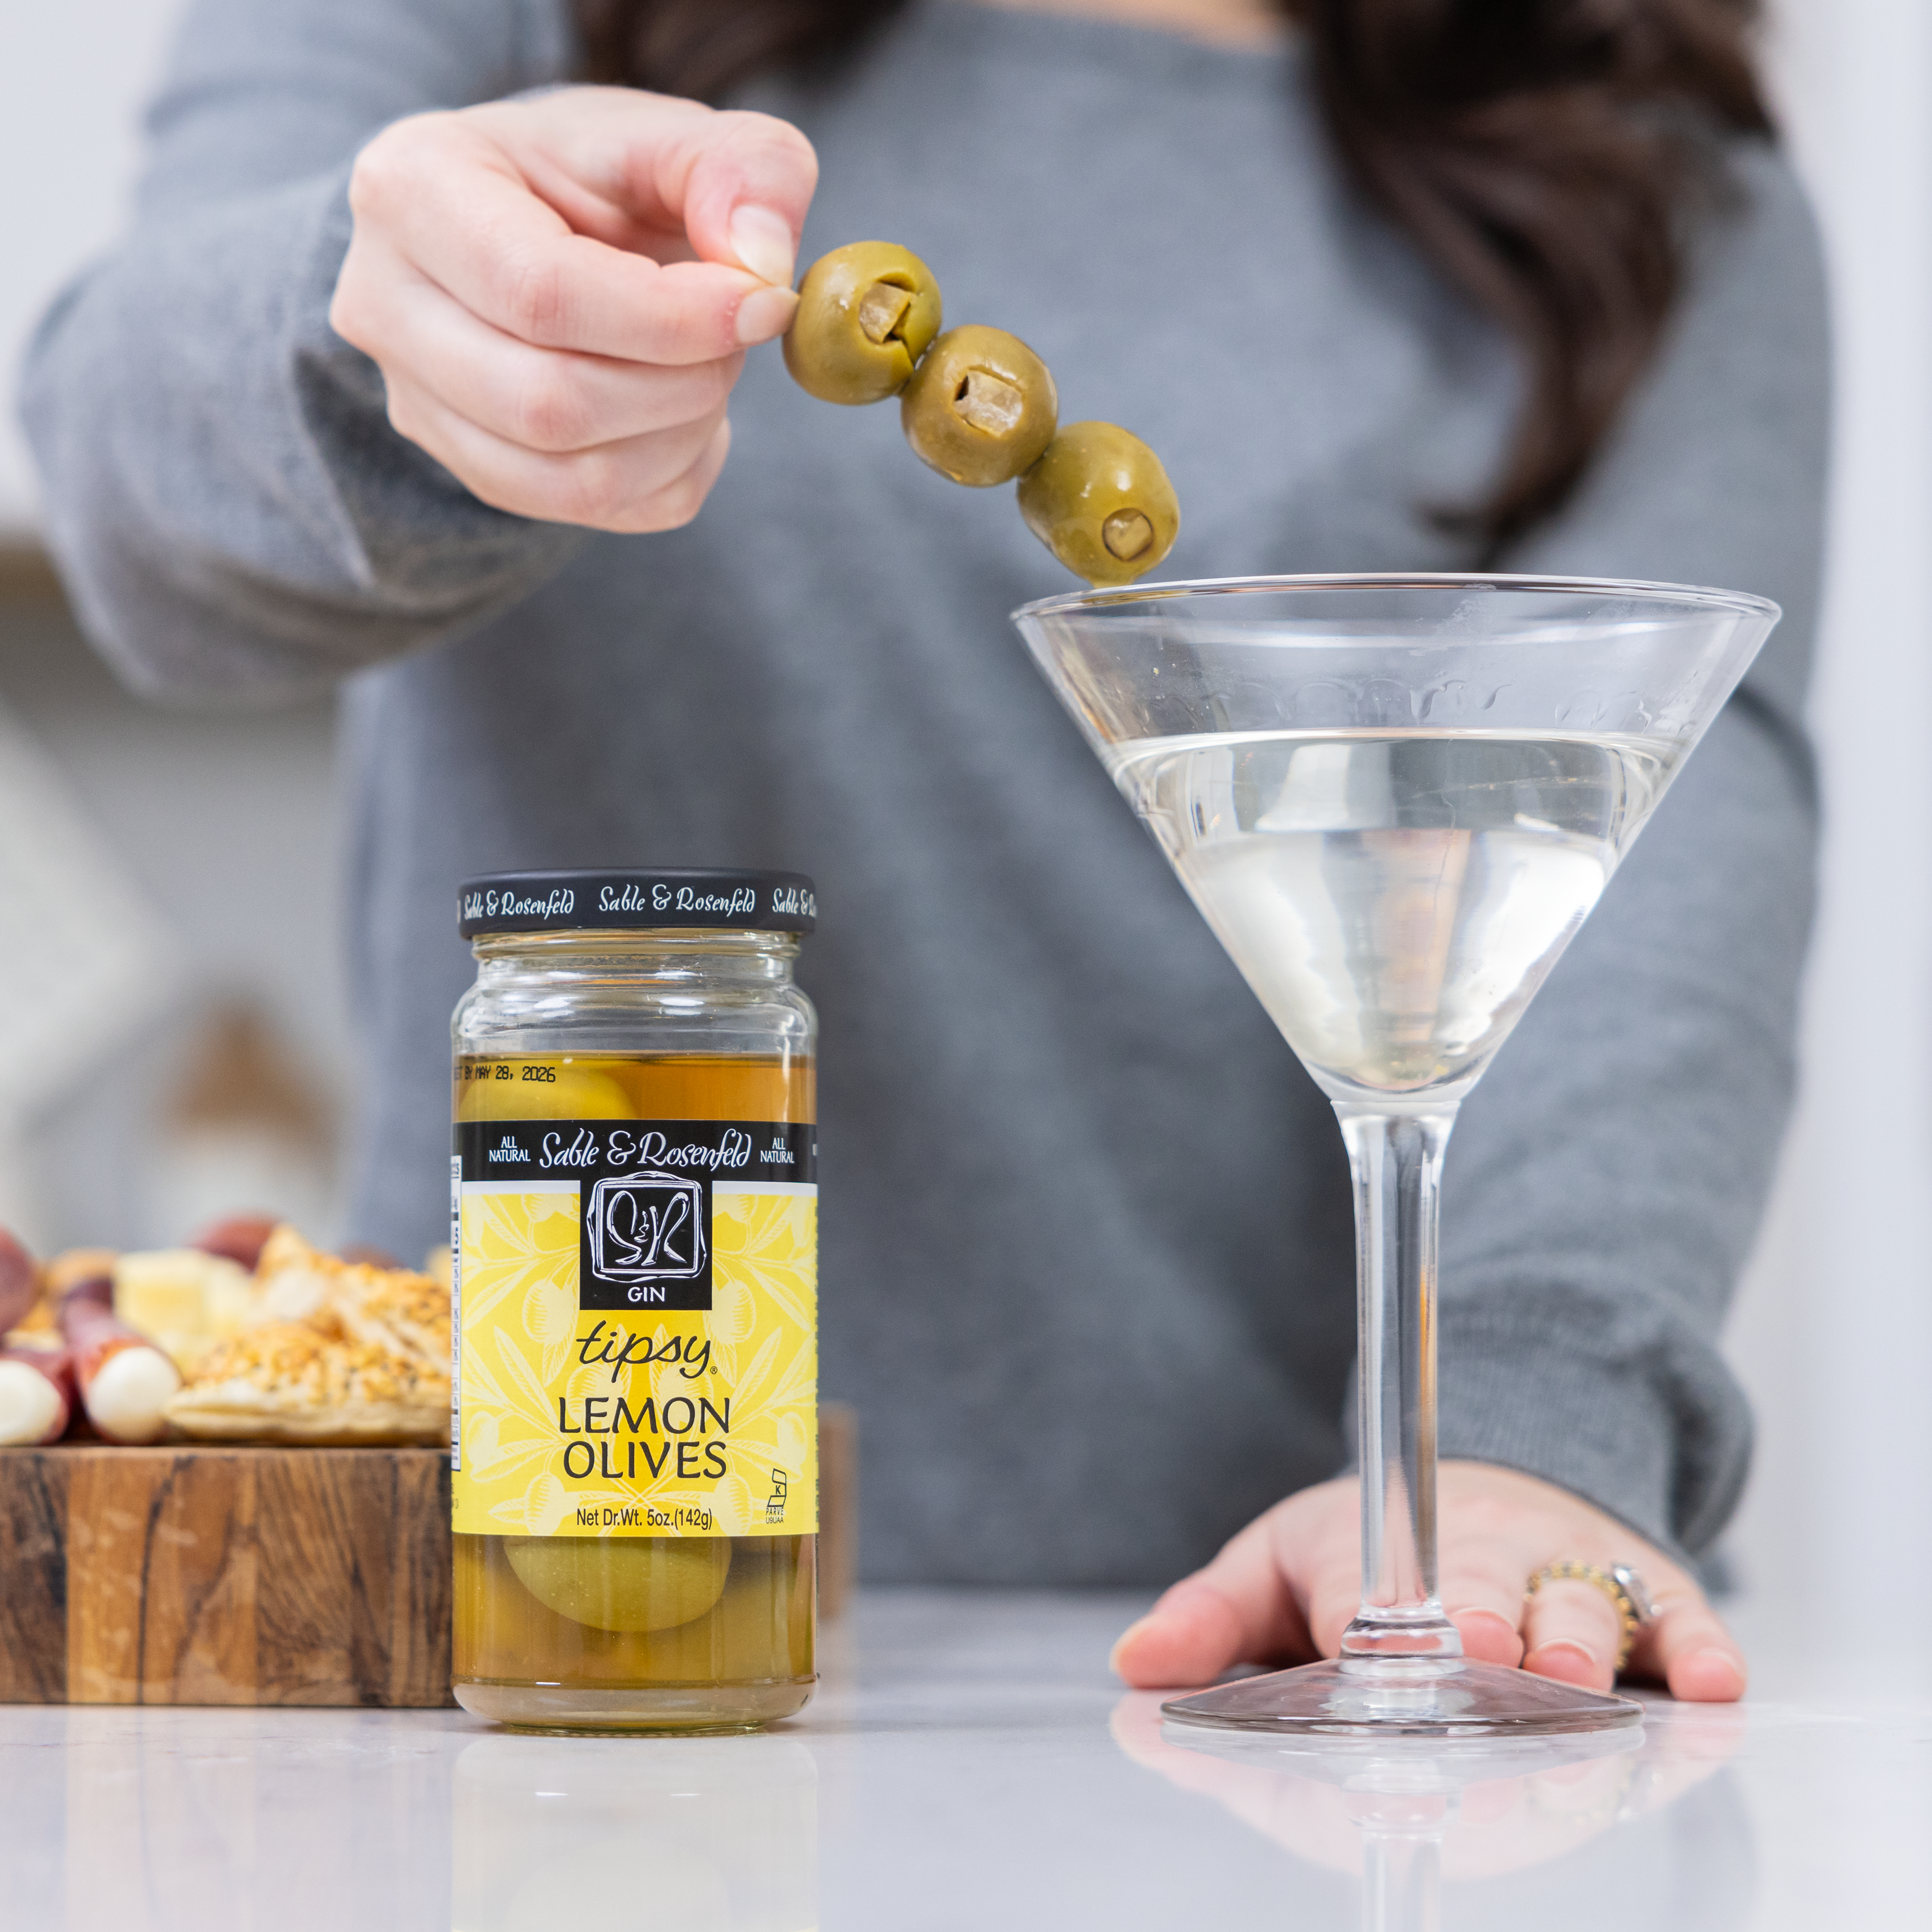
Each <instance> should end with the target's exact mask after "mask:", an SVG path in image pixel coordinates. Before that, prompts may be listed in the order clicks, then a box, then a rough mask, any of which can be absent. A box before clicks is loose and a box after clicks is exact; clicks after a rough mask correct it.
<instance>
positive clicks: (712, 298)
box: [334, 114, 793, 364]
mask: <svg viewBox="0 0 1932 1932" xmlns="http://www.w3.org/2000/svg"><path fill="white" fill-rule="evenodd" d="M350 205H351V207H352V208H353V211H354V213H355V216H356V229H357V236H358V239H359V240H360V239H362V238H363V236H364V235H365V231H366V233H367V234H368V237H369V238H370V239H372V240H379V241H380V242H381V243H383V245H386V249H387V251H389V253H390V254H392V255H393V256H394V257H396V258H397V259H399V260H401V261H402V262H404V263H407V264H408V265H409V266H410V267H411V268H412V269H414V270H415V271H416V272H417V273H419V274H420V275H425V276H426V277H428V279H429V280H430V281H433V282H434V283H435V284H437V287H440V288H441V289H443V290H445V291H446V293H448V294H449V295H450V296H452V297H453V298H454V299H455V300H456V301H457V302H459V303H460V304H461V305H463V307H464V308H466V309H468V310H469V311H471V313H472V314H475V315H476V316H478V317H480V318H481V320H483V321H484V322H486V323H488V324H489V325H490V326H491V327H492V328H493V329H499V330H501V331H502V332H503V333H504V334H505V335H511V336H514V337H516V338H518V339H519V340H520V341H524V342H528V343H532V344H535V345H536V346H537V347H540V348H546V349H565V350H577V351H578V352H580V353H586V354H590V355H597V356H613V357H616V358H619V359H622V360H624V361H627V362H652V363H671V364H677V363H690V362H712V361H715V359H717V358H718V357H719V356H725V355H728V354H730V353H732V352H733V350H737V349H739V348H742V347H745V344H746V343H748V342H749V341H766V340H768V339H769V338H770V337H771V336H772V335H778V334H780V333H781V332H783V330H784V328H785V326H786V325H787V323H788V321H789V320H790V314H791V310H792V308H793V297H792V296H791V294H790V291H789V290H784V289H774V288H770V287H766V285H765V284H763V283H762V282H760V281H757V279H755V278H753V277H752V276H751V275H748V274H747V273H746V272H745V270H743V269H740V268H736V267H727V266H724V265H722V264H719V263H709V262H676V263H670V265H669V266H666V265H665V264H664V263H659V262H656V261H654V260H652V259H651V257H649V256H647V255H642V254H634V253H631V252H630V251H628V250H625V249H623V248H615V247H613V246H612V245H610V243H609V242H604V241H600V240H598V239H596V238H595V236H590V235H586V234H583V233H578V232H576V231H575V230H574V229H572V228H571V225H570V223H569V222H568V220H566V219H565V217H564V216H563V215H562V214H560V213H559V211H557V209H556V208H554V207H553V205H551V204H550V202H548V201H547V200H545V199H543V198H542V197H541V196H540V195H539V194H538V193H536V192H535V191H534V190H533V189H532V187H531V185H530V184H529V181H527V180H526V178H524V176H523V174H522V172H520V170H519V169H518V168H517V166H516V165H515V163H514V159H513V157H511V155H510V154H508V153H507V152H506V151H505V149H504V148H503V147H502V145H500V143H499V142H498V141H496V140H495V139H492V138H491V137H490V132H489V130H488V127H487V124H483V123H478V122H472V121H470V120H469V118H467V117H466V115H463V114H438V115H420V116H418V117H417V118H415V119H413V120H410V121H398V122H397V123H396V124H395V125H394V126H393V127H389V128H388V129H387V130H385V131H384V132H383V133H381V134H380V135H378V136H377V138H376V139H374V141H372V142H370V144H369V145H368V147H366V148H364V149H363V151H362V154H361V155H360V156H359V157H358V159H357V160H356V169H355V172H354V174H353V177H352V178H351V181H350ZM354 254H355V250H354V248H353V245H352V248H351V257H352V259H351V260H350V261H349V262H347V263H344V287H339V288H338V299H337V305H336V312H335V317H334V320H335V326H336V328H337V329H338V330H340V331H341V333H342V334H343V335H344V336H346V337H347V338H348V339H349V340H350V341H353V342H359V344H361V346H363V347H368V344H367V343H366V342H362V339H361V335H359V330H360V329H362V317H363V315H364V314H365V311H364V309H363V308H362V302H361V295H362V292H361V290H360V289H359V285H358V281H357V273H358V271H359V270H360V269H364V268H365V266H366V267H367V268H368V269H370V270H371V271H373V272H377V273H380V270H381V269H382V267H383V261H382V259H381V258H380V255H379V256H378V257H377V259H375V260H372V261H371V262H370V263H367V264H364V263H357V262H356V261H355V260H353V257H354ZM386 346H387V345H386V344H385V345H384V347H386ZM371 353H375V354H377V359H378V360H381V359H382V356H381V353H380V350H372V351H371Z"/></svg>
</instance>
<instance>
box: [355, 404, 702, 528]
mask: <svg viewBox="0 0 1932 1932" xmlns="http://www.w3.org/2000/svg"><path fill="white" fill-rule="evenodd" d="M389 416H390V420H391V422H392V423H394V425H395V427H396V428H397V430H398V431H399V432H400V433H401V434H403V435H404V436H406V437H408V438H409V439H410V441H411V442H413V443H416V444H418V445H419V446H421V447H422V449H426V450H427V451H428V452H429V453H430V455H432V456H434V458H436V459H437V461H438V462H440V463H442V464H443V466H444V467H445V468H446V469H449V470H450V471H452V472H453V473H454V474H455V475H458V476H459V477H460V478H462V479H463V482H464V484H466V485H467V487H469V490H470V491H471V493H472V494H473V495H475V496H478V497H479V498H481V500H482V501H483V502H486V503H488V504H490V505H493V507H494V508H497V509H499V510H504V511H508V512H509V513H510V514H511V515H514V516H520V517H534V518H535V519H536V520H538V521H540V522H544V523H577V524H580V525H582V526H584V527H585V528H586V529H599V530H613V531H619V532H628V533H635V532H644V531H651V530H670V529H679V528H681V527H682V526H683V525H684V524H685V523H689V522H690V521H691V518H692V517H694V516H696V515H697V512H698V511H699V509H700V508H701V507H702V505H703V502H704V499H705V497H706V495H707V494H708V493H709V490H710V488H711V486H712V484H713V483H715V481H717V480H718V472H719V470H720V469H722V468H723V467H724V458H725V454H726V452H727V450H728V449H730V425H729V423H728V422H727V420H726V419H725V417H724V413H723V411H722V410H719V411H718V412H717V413H715V414H713V415H712V416H706V417H703V418H701V419H700V420H698V421H697V422H694V423H687V424H684V425H680V426H679V428H676V429H670V430H661V431H656V432H655V433H654V434H651V435H649V436H642V437H632V438H631V439H629V440H628V441H625V442H622V443H604V444H602V445H600V446H598V447H597V448H595V449H587V450H580V451H576V452H571V453H570V454H568V455H551V454H550V453H548V452H545V451H541V450H532V449H526V448H525V447H523V446H520V445H519V444H517V443H511V442H509V441H508V440H505V438H503V437H497V436H493V435H492V434H490V432H489V431H487V430H484V429H481V428H478V426H477V425H475V423H473V422H470V421H469V419H467V418H466V417H465V416H460V415H459V414H458V413H457V412H456V411H455V410H451V409H449V408H448V407H446V406H445V405H444V404H442V403H440V402H439V401H437V399H436V398H434V396H432V395H429V394H428V392H426V391H425V390H422V389H416V388H415V387H414V386H412V385H410V383H407V382H398V381H397V380H394V379H392V380H391V381H390V383H389Z"/></svg>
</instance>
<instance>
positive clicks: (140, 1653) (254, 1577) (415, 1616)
mask: <svg viewBox="0 0 1932 1932" xmlns="http://www.w3.org/2000/svg"><path fill="white" fill-rule="evenodd" d="M449 1593H450V1547H449V1469H448V1459H447V1458H446V1457H445V1456H444V1455H443V1453H442V1452H441V1451H438V1450H435V1449H319V1448H294V1449H276V1448H229V1447H220V1448H216V1447H210V1446H205V1445H166V1446H163V1447H160V1448H152V1449H132V1448H108V1447H105V1446H101V1445H89V1444H78V1443H77V1444H72V1445H58V1446H56V1447H54V1448H46V1449H0V1703H13V1704H58V1703H72V1704H333V1705H344V1704H347V1705H366V1706H423V1705H439V1704H446V1703H449V1701H450V1697H449Z"/></svg>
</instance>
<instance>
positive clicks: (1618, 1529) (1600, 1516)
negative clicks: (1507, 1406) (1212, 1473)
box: [1113, 1463, 1745, 1704]
mask: <svg viewBox="0 0 1932 1932" xmlns="http://www.w3.org/2000/svg"><path fill="white" fill-rule="evenodd" d="M1439 1499H1440V1509H1441V1522H1442V1555H1441V1562H1440V1566H1439V1567H1440V1571H1441V1576H1442V1604H1443V1607H1444V1608H1445V1610H1447V1611H1448V1613H1449V1616H1450V1617H1451V1619H1452V1621H1453V1622H1454V1624H1455V1625H1456V1628H1457V1629H1458V1630H1459V1631H1460V1632H1461V1633H1462V1637H1463V1648H1464V1649H1465V1650H1466V1652H1468V1653H1469V1655H1470V1656H1472V1657H1473V1658H1478V1659H1479V1660H1481V1661H1482V1662H1484V1663H1486V1664H1521V1665H1522V1667H1523V1668H1524V1669H1525V1670H1533V1671H1535V1673H1537V1674H1538V1676H1544V1677H1554V1678H1558V1679H1561V1680H1562V1681H1563V1682H1565V1683H1568V1684H1580V1685H1584V1686H1586V1688H1589V1689H1591V1690H1593V1691H1607V1690H1609V1689H1610V1684H1611V1679H1612V1678H1613V1675H1614V1671H1613V1666H1614V1664H1615V1663H1616V1655H1617V1645H1618V1641H1619V1637H1620V1634H1621V1630H1620V1626H1619V1622H1618V1618H1617V1613H1616V1608H1615V1607H1614V1606H1613V1604H1611V1602H1610V1598H1608V1596H1607V1595H1605V1594H1604V1592H1602V1591H1601V1590H1599V1589H1597V1588H1595V1586H1593V1585H1592V1584H1589V1583H1546V1584H1544V1586H1543V1587H1542V1588H1541V1589H1540V1590H1539V1591H1538V1592H1537V1594H1536V1595H1535V1596H1534V1597H1533V1598H1530V1599H1529V1600H1528V1601H1525V1599H1524V1596H1523V1589H1524V1586H1525V1585H1526V1583H1528V1582H1529V1579H1530V1577H1532V1576H1533V1575H1534V1574H1535V1573H1536V1572H1537V1571H1539V1570H1541V1568H1543V1567H1544V1565H1545V1564H1548V1563H1558V1562H1562V1561H1563V1560H1564V1559H1566V1558H1574V1559H1577V1560H1579V1561H1580V1562H1585V1563H1589V1564H1593V1565H1596V1566H1597V1567H1598V1568H1600V1569H1605V1570H1607V1569H1609V1568H1610V1567H1611V1566H1612V1565H1615V1564H1619V1563H1625V1564H1628V1565H1630V1566H1631V1568H1633V1569H1634V1570H1635V1571H1637V1573H1638V1574H1639V1575H1640V1576H1641V1577H1643V1580H1644V1583H1645V1584H1646V1586H1648V1588H1649V1591H1650V1593H1651V1595H1652V1598H1653V1599H1654V1600H1655V1602H1656V1604H1657V1605H1658V1610H1659V1615H1658V1617H1657V1618H1656V1619H1655V1622H1652V1623H1651V1624H1649V1625H1647V1626H1646V1628H1644V1629H1643V1630H1642V1631H1640V1632H1639V1633H1638V1634H1637V1643H1636V1646H1635V1648H1634V1649H1633V1650H1632V1651H1631V1657H1630V1661H1629V1663H1628V1665H1627V1666H1626V1669H1627V1670H1629V1671H1630V1672H1631V1673H1633V1674H1634V1675H1636V1676H1644V1677H1652V1678H1659V1679H1662V1680H1663V1681H1664V1682H1666V1683H1667V1684H1668V1685H1670V1689H1671V1692H1672V1694H1673V1696H1676V1697H1682V1698H1685V1699H1688V1700H1692V1701H1694V1702H1697V1703H1714V1704H1715V1703H1730V1702H1732V1701H1733V1700H1735V1699H1736V1698H1739V1697H1742V1696H1743V1695H1744V1689H1745V1661H1744V1655H1743V1653H1742V1652H1741V1651H1740V1650H1739V1649H1738V1646H1737V1645H1736V1643H1734V1642H1733V1640H1732V1638H1731V1635H1730V1632H1729V1631H1727V1630H1726V1629H1725V1628H1724V1625H1723V1624H1722V1623H1721V1622H1719V1621H1718V1618H1717V1616H1716V1614H1715V1613H1714V1612H1713V1611H1712V1609H1711V1607H1710V1606H1709V1604H1706V1602H1705V1601H1704V1595H1703V1592H1702V1591H1701V1590H1700V1589H1698V1587H1697V1585H1696V1584H1695V1583H1693V1582H1692V1581H1691V1578H1690V1577H1688V1576H1687V1575H1686V1574H1685V1572H1684V1571H1682V1569H1680V1568H1679V1567H1678V1565H1676V1564H1675V1563H1673V1562H1671V1561H1670V1559H1669V1558H1668V1557H1667V1556H1665V1555H1664V1553H1662V1552H1661V1550H1656V1549H1654V1548H1652V1547H1651V1545H1649V1544H1647V1543H1646V1542H1644V1541H1643V1540H1642V1539H1641V1538H1638V1537H1635V1536H1633V1535H1631V1533H1630V1532H1629V1531H1628V1530H1627V1529H1625V1528H1624V1527H1623V1526H1622V1524H1621V1523H1618V1522H1617V1521H1616V1519H1615V1518H1614V1517H1608V1516H1606V1515H1605V1514H1604V1512H1603V1511H1601V1510H1599V1509H1594V1508H1592V1507H1591V1505H1589V1504H1588V1503H1586V1502H1583V1500H1582V1499H1581V1498H1580V1497H1577V1496H1572V1495H1571V1493H1570V1492H1569V1491H1568V1490H1560V1489H1559V1488H1557V1487H1556V1486H1555V1485H1554V1484H1550V1483H1544V1482H1539V1481H1537V1479H1536V1478H1535V1477H1533V1476H1525V1475H1519V1474H1518V1473H1517V1472H1516V1471H1515V1470H1514V1469H1497V1468H1496V1467H1494V1466H1492V1465H1490V1464H1489V1463H1444V1464H1443V1465H1442V1472H1441V1476H1440V1490H1439ZM1360 1550H1361V1502H1360V1496H1359V1491H1358V1488H1357V1486H1356V1484H1355V1482H1354V1481H1353V1480H1352V1479H1351V1480H1349V1481H1342V1482H1334V1483H1324V1484H1322V1485H1321V1486H1320V1487H1319V1488H1316V1489H1312V1490H1302V1491H1301V1493H1299V1494H1298V1495H1296V1496H1290V1497H1289V1499H1288V1500H1287V1501H1286V1502H1282V1503H1277V1505H1275V1507H1274V1508H1273V1509H1271V1510H1270V1511H1268V1514H1266V1515H1265V1516H1263V1517H1258V1518H1257V1519H1256V1520H1255V1521H1254V1522H1253V1523H1250V1524H1249V1526H1247V1529H1244V1530H1243V1531H1242V1532H1241V1534H1240V1535H1238V1536H1237V1537H1235V1538H1234V1539H1233V1540H1232V1541H1231V1542H1229V1544H1228V1545H1227V1547H1226V1548H1225V1549H1224V1550H1223V1551H1222V1552H1221V1553H1220V1555H1219V1556H1217V1557H1216V1558H1215V1559H1214V1562H1211V1564H1209V1565H1208V1567H1207V1568H1205V1570H1199V1571H1196V1573H1195V1574H1193V1576H1192V1577H1184V1578H1183V1579H1182V1580H1181V1582H1179V1583H1177V1584H1175V1586H1174V1587H1173V1589H1171V1590H1169V1591H1168V1592H1167V1593H1166V1595H1164V1596H1163V1597H1162V1598H1161V1599H1160V1601H1159V1602H1158V1603H1157V1604H1155V1606H1154V1608H1153V1610H1151V1611H1150V1612H1149V1613H1148V1615H1147V1616H1145V1617H1143V1618H1142V1619H1141V1620H1140V1622H1139V1623H1137V1624H1135V1625H1133V1627H1132V1628H1130V1629H1129V1630H1128V1631H1127V1632H1126V1633H1125V1634H1124V1635H1123V1636H1122V1637H1121V1640H1120V1642H1119V1643H1118V1644H1116V1645H1115V1646H1114V1660H1113V1661H1114V1668H1115V1670H1118V1672H1119V1673H1121V1676H1123V1677H1124V1678H1125V1679H1127V1682H1129V1683H1130V1684H1131V1685H1134V1686H1136V1688H1140V1689H1148V1688H1153V1687H1154V1686H1156V1685H1193V1684H1205V1683H1208V1682H1210V1681H1211V1679H1214V1678H1215V1677H1216V1676H1219V1675H1220V1673H1221V1672H1222V1671H1223V1670H1226V1669H1227V1668H1228V1667H1229V1665H1230V1664H1241V1663H1250V1664H1272V1663H1276V1662H1286V1663H1291V1664H1299V1663H1307V1662H1310V1661H1313V1659H1315V1658H1317V1657H1333V1656H1334V1655H1335V1654H1336V1653H1337V1651H1338V1650H1339V1649H1340V1647H1341V1642H1342V1632H1343V1629H1344V1628H1346V1626H1347V1624H1348V1622H1349V1619H1350V1618H1351V1617H1352V1616H1354V1615H1355V1610H1356V1608H1357V1605H1358V1601H1359V1599H1360V1595H1361V1556H1360Z"/></svg>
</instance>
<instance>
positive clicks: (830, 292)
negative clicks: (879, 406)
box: [784, 242, 940, 404]
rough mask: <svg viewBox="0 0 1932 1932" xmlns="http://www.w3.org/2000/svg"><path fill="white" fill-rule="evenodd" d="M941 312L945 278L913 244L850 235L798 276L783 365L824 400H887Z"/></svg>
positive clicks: (923, 348) (906, 374)
mask: <svg viewBox="0 0 1932 1932" xmlns="http://www.w3.org/2000/svg"><path fill="white" fill-rule="evenodd" d="M939 318H940V300H939V284H938V283H937V282H936V281H934V280H933V278H932V270H931V269H929V268H928V267H927V266H926V264H925V263H923V262H922V261H921V260H919V257H917V256H916V255H915V254H913V252H912V251H911V250H910V249H909V248H899V247H898V246H897V245H895V244H894V243H892V242H850V243H848V244H847V245H846V246H845V247H844V248H835V249H833V250H832V252H831V254H829V255H821V256H820V257H819V258H818V260H817V261H815V262H814V263H812V265H811V267H810V268H809V269H807V270H806V272H805V280H804V281H802V282H801V283H800V284H799V290H798V313H797V314H796V315H795V316H794V317H793V318H792V325H791V327H790V329H789V330H788V331H787V333H786V335H785V338H784V359H785V367H786V368H787V369H789V370H790V371H791V374H792V380H793V381H794V382H795V383H797V384H798V386H799V388H801V389H805V390H807V391H808V392H810V393H811V395H814V396H816V397H817V398H818V399H819V400H820V401H821V402H826V403H852V404H857V403H877V402H883V401H884V400H885V398H886V397H888V396H895V395H898V392H900V390H901V389H904V387H905V386H906V384H907V382H908V381H910V380H911V377H912V372H913V367H914V365H916V363H917V362H918V361H919V358H920V357H921V356H923V355H924V354H925V353H926V348H927V346H928V344H930V343H931V342H932V338H934V337H935V335H938V333H939Z"/></svg>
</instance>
